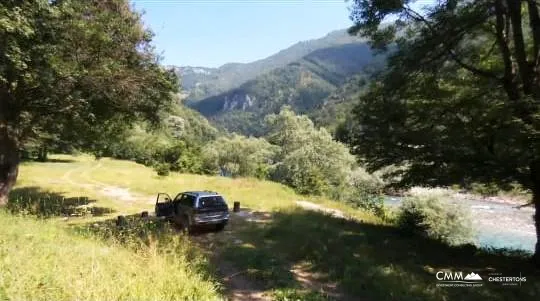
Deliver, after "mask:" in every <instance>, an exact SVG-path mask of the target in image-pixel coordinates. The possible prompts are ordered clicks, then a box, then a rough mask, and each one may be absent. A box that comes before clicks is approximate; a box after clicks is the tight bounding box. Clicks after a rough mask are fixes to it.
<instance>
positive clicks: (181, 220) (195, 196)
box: [156, 191, 229, 231]
mask: <svg viewBox="0 0 540 301" xmlns="http://www.w3.org/2000/svg"><path fill="white" fill-rule="evenodd" d="M156 216H165V217H168V218H170V219H171V220H173V221H174V222H175V223H177V224H179V225H181V226H183V227H184V228H185V229H187V230H188V231H189V230H191V229H193V227H196V226H202V225H215V227H216V229H217V230H222V229H223V228H224V227H225V225H227V222H228V221H229V207H228V206H227V203H226V202H225V199H224V198H223V197H222V196H221V195H219V194H218V193H217V192H212V191H186V192H181V193H179V194H178V195H177V196H176V197H175V198H174V200H171V197H170V196H169V195H168V194H166V193H159V194H158V196H157V199H156Z"/></svg>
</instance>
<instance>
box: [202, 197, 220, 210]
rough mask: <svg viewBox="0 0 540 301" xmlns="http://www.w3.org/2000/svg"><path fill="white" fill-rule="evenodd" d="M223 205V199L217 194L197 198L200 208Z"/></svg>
mask: <svg viewBox="0 0 540 301" xmlns="http://www.w3.org/2000/svg"><path fill="white" fill-rule="evenodd" d="M223 205H225V200H224V199H223V198H222V197H221V196H219V195H215V196H205V197H201V198H200V199H199V206H200V208H208V207H221V206H223Z"/></svg>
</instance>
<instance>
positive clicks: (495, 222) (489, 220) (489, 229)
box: [385, 197, 536, 252]
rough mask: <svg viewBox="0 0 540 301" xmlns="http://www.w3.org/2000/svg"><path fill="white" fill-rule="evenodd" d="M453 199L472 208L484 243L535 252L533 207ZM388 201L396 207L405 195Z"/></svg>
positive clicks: (478, 234) (479, 237)
mask: <svg viewBox="0 0 540 301" xmlns="http://www.w3.org/2000/svg"><path fill="white" fill-rule="evenodd" d="M450 202H451V203H458V202H459V203H461V204H462V205H464V206H466V207H469V208H470V210H471V216H472V219H473V226H474V228H475V231H476V240H477V241H476V242H477V243H478V244H479V245H480V246H482V247H495V248H509V249H520V250H525V251H530V252H534V246H535V244H536V232H535V231H536V230H535V227H534V221H533V215H534V208H533V207H532V206H528V207H523V208H517V206H516V205H514V204H506V203H494V202H489V201H483V200H470V199H459V200H456V199H453V200H451V201H450ZM385 203H386V205H387V206H389V207H391V208H392V207H394V208H395V207H397V206H399V204H400V203H401V198H398V197H389V198H387V199H386V201H385Z"/></svg>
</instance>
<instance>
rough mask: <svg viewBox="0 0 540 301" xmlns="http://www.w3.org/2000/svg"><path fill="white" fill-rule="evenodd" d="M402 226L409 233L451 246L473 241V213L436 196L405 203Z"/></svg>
mask: <svg viewBox="0 0 540 301" xmlns="http://www.w3.org/2000/svg"><path fill="white" fill-rule="evenodd" d="M397 224H398V227H399V228H400V229H401V230H402V231H403V232H404V233H407V234H419V235H422V236H426V237H430V238H433V239H436V240H439V241H442V242H445V243H447V244H449V245H460V244H465V243H470V242H472V241H473V237H474V235H473V234H474V233H473V229H472V221H471V217H470V212H469V211H468V210H465V208H464V207H462V206H458V205H455V204H449V203H447V202H443V201H440V200H439V199H436V198H433V197H427V198H422V197H411V198H407V199H405V200H404V201H403V203H402V204H401V207H400V208H399V211H398V216H397Z"/></svg>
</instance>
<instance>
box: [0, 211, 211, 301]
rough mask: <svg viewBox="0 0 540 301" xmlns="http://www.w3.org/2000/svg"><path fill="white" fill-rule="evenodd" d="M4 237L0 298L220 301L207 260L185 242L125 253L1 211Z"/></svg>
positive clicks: (0, 241) (115, 245) (119, 246)
mask: <svg viewBox="0 0 540 301" xmlns="http://www.w3.org/2000/svg"><path fill="white" fill-rule="evenodd" d="M0 233H1V235H0V267H1V272H0V300H46V301H49V300H217V299H219V294H218V286H217V283H216V282H214V281H212V279H209V278H208V277H205V276H204V273H201V272H199V270H200V269H202V268H203V267H204V265H205V261H204V258H202V257H199V258H196V257H193V256H191V255H189V254H193V252H190V249H191V248H193V246H191V245H190V244H189V241H187V240H186V239H184V241H180V240H181V238H176V240H171V241H169V242H167V243H164V244H160V243H159V242H158V241H155V242H153V243H151V244H149V245H143V244H136V240H132V243H133V245H131V247H130V248H127V247H126V245H125V241H124V243H123V244H121V243H119V242H115V241H113V240H112V239H109V240H106V241H103V240H97V239H95V238H93V237H92V236H89V235H76V234H74V233H73V231H70V230H69V229H66V228H65V227H62V225H61V224H59V223H58V222H54V221H44V220H37V219H35V218H31V217H26V218H23V217H14V216H12V215H8V214H6V213H4V212H0ZM135 244H136V245H135ZM166 250H172V251H174V252H168V253H167V252H166Z"/></svg>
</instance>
